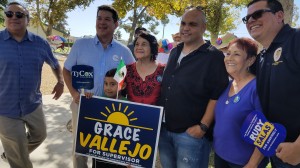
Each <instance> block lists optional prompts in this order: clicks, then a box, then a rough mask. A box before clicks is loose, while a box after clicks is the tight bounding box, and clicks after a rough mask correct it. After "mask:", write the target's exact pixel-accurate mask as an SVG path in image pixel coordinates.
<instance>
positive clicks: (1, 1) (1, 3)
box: [0, 0, 7, 25]
mask: <svg viewBox="0 0 300 168" xmlns="http://www.w3.org/2000/svg"><path fill="white" fill-rule="evenodd" d="M6 4H7V0H0V12H1V13H2V12H3V11H4V8H5V6H6ZM3 23H4V18H3V15H1V14H0V24H1V25H3Z"/></svg>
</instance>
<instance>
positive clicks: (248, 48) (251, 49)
mask: <svg viewBox="0 0 300 168" xmlns="http://www.w3.org/2000/svg"><path fill="white" fill-rule="evenodd" d="M233 44H236V45H237V47H238V48H240V49H242V50H244V51H245V52H246V53H247V59H249V58H251V57H254V58H256V56H257V51H258V45H257V43H256V42H255V41H254V40H252V39H250V38H247V37H242V38H236V39H234V40H232V41H231V42H230V43H229V44H228V48H229V47H230V46H231V45H233ZM249 70H250V72H251V73H252V74H254V75H255V74H256V65H255V63H253V64H252V65H251V66H250V67H249Z"/></svg>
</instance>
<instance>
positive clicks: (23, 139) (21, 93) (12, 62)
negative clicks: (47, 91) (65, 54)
mask: <svg viewBox="0 0 300 168" xmlns="http://www.w3.org/2000/svg"><path fill="white" fill-rule="evenodd" d="M4 13H5V26H6V29H5V30H3V31H0V88H1V91H0V139H1V142H2V145H3V148H4V151H5V153H3V154H2V155H1V158H2V159H6V160H7V161H8V163H9V165H10V167H12V168H32V163H31V161H30V158H29V154H30V153H31V152H32V151H33V150H35V149H36V148H37V147H38V146H39V145H40V144H41V143H42V142H43V141H44V140H45V138H46V136H47V132H46V123H45V117H44V113H43V107H42V95H41V92H40V84H41V70H42V66H43V64H44V62H46V63H47V64H49V65H50V66H51V68H52V69H53V72H54V74H55V76H56V78H57V80H58V82H57V84H56V85H55V87H54V89H53V93H54V97H53V98H54V99H58V98H59V97H60V96H61V94H62V93H63V88H64V81H63V76H62V72H61V67H60V66H59V63H58V61H57V59H56V58H55V57H54V56H53V54H52V52H51V48H50V46H49V44H48V43H47V41H46V40H44V39H42V38H41V37H39V36H37V35H35V34H32V33H31V32H29V31H27V29H26V27H27V25H28V22H29V13H28V11H27V10H26V8H25V7H24V6H22V5H21V4H19V3H17V2H11V3H9V4H8V6H7V7H6V8H5V10H4Z"/></svg>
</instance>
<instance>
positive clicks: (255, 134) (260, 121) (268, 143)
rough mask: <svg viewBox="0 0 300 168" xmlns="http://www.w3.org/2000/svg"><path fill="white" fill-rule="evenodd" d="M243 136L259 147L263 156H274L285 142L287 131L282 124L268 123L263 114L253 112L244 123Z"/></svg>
mask: <svg viewBox="0 0 300 168" xmlns="http://www.w3.org/2000/svg"><path fill="white" fill-rule="evenodd" d="M241 136H242V138H243V139H244V140H245V141H247V142H248V143H250V144H254V145H255V146H256V147H258V149H259V151H260V152H261V153H262V154H263V155H265V156H273V155H275V152H276V148H277V147H278V145H279V144H280V143H281V142H283V141H284V140H285V137H286V129H285V128H284V126H282V125H281V124H277V123H270V122H268V121H267V120H266V118H265V116H264V115H263V114H262V113H261V112H258V111H253V112H251V113H250V114H249V115H248V116H247V118H246V119H245V121H244V123H243V126H242V129H241Z"/></svg>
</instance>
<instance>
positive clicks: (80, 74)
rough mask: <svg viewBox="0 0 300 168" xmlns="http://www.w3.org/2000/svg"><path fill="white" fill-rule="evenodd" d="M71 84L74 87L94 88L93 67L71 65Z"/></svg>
mask: <svg viewBox="0 0 300 168" xmlns="http://www.w3.org/2000/svg"><path fill="white" fill-rule="evenodd" d="M71 73H72V86H73V87H74V88H75V89H93V88H94V68H93V67H92V66H89V65H74V66H73V67H72V72H71Z"/></svg>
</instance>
